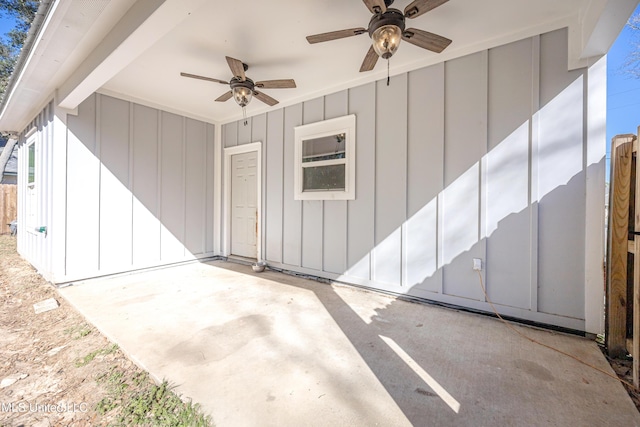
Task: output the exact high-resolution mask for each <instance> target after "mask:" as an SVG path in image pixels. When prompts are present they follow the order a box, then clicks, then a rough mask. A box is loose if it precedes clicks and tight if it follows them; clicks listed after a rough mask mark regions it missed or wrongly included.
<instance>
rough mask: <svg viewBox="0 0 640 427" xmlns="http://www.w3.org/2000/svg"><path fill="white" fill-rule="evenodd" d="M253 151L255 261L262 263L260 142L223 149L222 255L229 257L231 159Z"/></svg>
mask: <svg viewBox="0 0 640 427" xmlns="http://www.w3.org/2000/svg"><path fill="white" fill-rule="evenodd" d="M253 151H255V152H256V154H257V159H256V163H257V165H256V175H257V177H256V186H257V187H258V188H257V189H256V198H257V200H256V206H257V210H258V212H257V218H256V221H257V222H258V233H257V236H256V260H257V261H262V142H260V141H258V142H252V143H250V144H243V145H238V146H235V147H227V148H225V149H224V189H223V191H224V196H223V197H224V206H225V208H224V209H223V210H222V212H223V213H222V215H223V223H222V235H223V240H222V255H223V256H229V255H231V157H232V156H234V155H236V154H244V153H250V152H253Z"/></svg>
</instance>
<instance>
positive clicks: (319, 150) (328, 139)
mask: <svg viewBox="0 0 640 427" xmlns="http://www.w3.org/2000/svg"><path fill="white" fill-rule="evenodd" d="M345 140H346V135H345V134H344V133H340V134H337V135H329V136H324V137H322V138H315V139H306V140H304V141H302V163H308V162H319V161H322V160H333V159H344V158H345Z"/></svg>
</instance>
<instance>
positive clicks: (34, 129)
mask: <svg viewBox="0 0 640 427" xmlns="http://www.w3.org/2000/svg"><path fill="white" fill-rule="evenodd" d="M54 117H55V115H54V105H53V101H51V102H49V103H48V104H47V105H46V106H45V107H44V108H43V109H42V111H41V112H40V113H39V114H38V115H37V116H36V117H35V118H34V119H33V120H32V122H31V123H29V125H28V126H27V127H26V128H25V129H24V131H23V132H22V133H21V134H20V135H19V138H18V238H17V249H18V252H19V253H20V255H22V256H23V257H24V258H25V259H27V260H28V261H29V262H30V263H31V264H32V265H33V266H34V267H35V268H36V269H37V270H38V272H40V273H41V274H42V275H43V276H44V277H45V278H47V279H51V278H52V277H53V273H54V269H55V261H56V260H57V259H58V257H56V256H55V255H56V254H55V251H54V246H53V242H54V238H59V237H61V236H60V231H61V230H60V229H59V228H57V227H52V226H51V225H52V224H53V222H54V216H56V218H55V219H56V220H59V217H60V215H64V209H63V207H62V206H60V200H61V199H56V198H54V197H52V191H53V187H52V185H53V179H52V178H53V172H54V168H53V161H54V159H56V158H57V157H56V155H57V156H58V157H59V154H56V153H55V152H54V147H55V144H54V136H55V134H54V127H55V126H54V123H55V119H54ZM28 137H29V140H30V139H31V138H32V139H33V140H34V141H35V142H34V144H35V188H36V192H35V201H34V207H35V212H34V219H33V224H30V221H29V220H27V207H26V203H27V197H28V196H27V179H28V175H29V152H28V148H27V140H28ZM60 208H62V209H60ZM41 226H46V227H47V233H40V232H37V231H35V229H36V228H37V227H41ZM52 254H53V256H52Z"/></svg>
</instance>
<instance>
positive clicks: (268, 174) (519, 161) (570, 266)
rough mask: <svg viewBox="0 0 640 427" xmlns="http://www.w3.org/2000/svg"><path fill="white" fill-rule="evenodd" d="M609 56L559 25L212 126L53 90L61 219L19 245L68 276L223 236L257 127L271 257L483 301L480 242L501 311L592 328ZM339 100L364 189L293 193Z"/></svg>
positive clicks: (46, 146)
mask: <svg viewBox="0 0 640 427" xmlns="http://www.w3.org/2000/svg"><path fill="white" fill-rule="evenodd" d="M604 64H605V63H604V61H603V60H601V61H600V62H598V63H596V64H594V65H593V66H592V67H590V68H583V69H579V70H573V71H567V31H566V30H559V31H554V32H552V33H548V34H543V35H541V36H537V37H532V38H529V39H525V40H522V41H519V42H515V43H511V44H508V45H505V46H500V47H497V48H493V49H490V50H488V51H482V52H478V53H475V54H472V55H469V56H466V57H462V58H458V59H455V60H451V61H448V62H445V63H442V64H438V65H434V66H431V67H428V68H424V69H420V70H416V71H412V72H410V73H405V74H401V75H398V76H394V77H393V78H392V79H391V85H390V86H386V82H385V81H379V82H376V83H371V84H367V85H364V86H359V87H355V88H352V89H348V90H344V91H341V92H338V93H335V94H332V95H328V96H324V97H322V98H318V99H314V100H310V101H307V102H304V103H301V104H296V105H292V106H288V107H285V108H282V109H276V110H273V111H271V112H269V113H266V114H262V115H259V116H256V117H252V118H250V119H249V124H248V125H247V126H244V125H243V123H242V121H238V122H233V123H229V124H226V125H224V126H222V127H220V128H218V129H216V128H215V126H214V125H212V124H207V123H204V122H201V121H197V120H193V119H189V118H186V117H182V116H178V115H175V114H172V113H167V112H163V111H160V110H157V109H154V108H150V107H145V106H141V105H138V104H135V103H132V102H128V101H124V100H120V99H116V98H113V97H109V96H105V95H101V94H94V95H92V96H91V97H89V98H88V99H87V100H85V101H84V102H83V103H82V104H81V105H80V106H79V108H78V111H77V115H67V114H66V113H64V112H61V111H60V112H59V111H55V113H56V114H54V107H53V104H49V105H48V106H47V107H46V108H45V109H44V111H43V112H42V113H41V114H40V115H39V116H38V117H37V118H36V119H35V120H34V126H35V128H36V132H37V138H38V141H39V144H40V149H39V151H38V154H37V155H38V159H39V165H40V166H39V167H41V168H42V170H41V171H40V173H39V174H38V177H39V178H38V179H39V181H38V185H39V187H40V188H41V189H46V191H42V192H41V193H40V195H39V196H40V199H39V207H40V208H39V209H40V210H39V217H40V222H41V223H42V225H46V226H48V231H49V233H48V234H47V235H46V236H45V235H43V234H39V233H32V232H31V231H29V230H25V229H24V227H21V231H20V235H19V250H20V253H21V254H22V255H23V256H25V258H27V259H28V260H29V261H30V262H31V263H32V264H33V265H34V266H36V267H37V268H38V269H39V270H40V271H41V272H42V274H43V275H45V277H47V278H50V279H51V280H53V281H56V282H64V281H71V280H78V279H82V278H86V277H94V276H99V275H105V274H111V273H118V272H124V271H129V270H134V269H138V268H144V267H152V266H157V265H163V264H170V263H174V262H179V261H184V260H190V259H197V258H204V257H209V256H213V255H220V252H219V248H220V247H222V246H224V245H222V242H223V241H225V239H226V238H227V236H226V234H225V233H226V230H225V229H224V227H225V226H224V223H223V218H222V216H221V215H216V212H222V211H224V210H225V209H226V205H225V201H224V200H221V199H220V198H219V197H218V198H216V197H214V195H221V194H222V192H221V190H220V189H221V188H222V183H221V180H222V177H223V171H222V166H221V159H222V157H223V148H224V147H231V146H236V145H242V144H249V143H252V142H258V141H259V142H262V150H263V151H262V201H261V205H262V215H261V230H262V236H263V238H262V241H261V242H260V244H261V251H260V252H261V253H262V257H263V259H264V260H266V261H267V262H268V263H269V264H271V265H274V266H277V267H281V268H285V269H288V270H293V271H298V272H302V273H308V274H313V275H317V276H321V277H326V278H331V279H339V280H341V281H344V282H347V283H352V284H356V285H361V286H366V287H370V288H374V289H379V290H383V291H389V292H394V293H398V294H407V295H413V296H417V297H420V298H425V299H429V300H433V301H438V302H443V303H451V304H456V305H459V306H464V307H468V308H471V309H478V310H483V311H490V310H491V309H490V307H489V305H488V303H487V302H486V301H485V297H484V295H483V293H482V291H481V289H480V286H479V281H478V277H477V274H476V273H475V272H474V271H473V270H472V268H471V267H472V259H473V258H480V259H482V260H483V271H482V275H483V279H484V281H485V283H486V286H487V291H488V294H489V296H490V298H491V299H492V300H493V301H494V302H495V303H496V306H497V307H498V309H499V311H500V312H501V313H502V314H504V315H509V316H513V317H517V318H521V319H525V320H531V321H536V322H542V323H546V324H550V325H557V326H561V327H565V328H571V329H575V330H582V331H587V332H592V333H598V332H600V331H601V330H602V325H601V318H602V297H603V295H602V290H603V286H602V277H603V275H602V270H601V269H602V258H603V257H602V254H603V247H604V246H603V245H604V242H603V238H602V233H603V229H604V227H603V216H604V215H603V210H604V207H603V204H602V203H601V201H603V200H604V198H603V194H604V158H605V152H604V147H605V140H604V134H603V131H602V127H603V126H604V120H605V108H606V106H605V104H604V102H602V98H603V95H602V88H603V85H604V84H605V83H606V82H605V79H604V76H605V75H606V65H604ZM58 113H59V114H58ZM347 114H355V115H356V121H357V122H356V126H357V130H356V134H357V140H356V146H357V147H356V152H357V158H356V199H355V200H350V201H296V200H294V194H293V174H294V170H293V165H294V164H295V162H294V161H293V160H294V159H293V153H294V149H293V148H294V147H293V144H294V127H295V126H298V125H301V124H307V123H313V122H316V121H320V120H325V119H330V118H334V117H339V116H344V115H347ZM31 127H32V126H30V127H29V128H28V129H26V130H25V133H26V132H27V131H28V130H29V129H30V128H31ZM216 131H217V132H216ZM216 133H217V135H216ZM214 139H216V141H215V145H214ZM24 142H25V140H24V134H23V137H22V138H21V145H20V150H21V163H20V168H21V170H20V177H21V178H20V182H19V185H20V189H19V209H20V212H19V221H20V222H21V223H23V222H24V221H23V220H24V217H23V215H24V191H25V185H26V182H24V180H25V179H26V178H25V176H26V175H25V173H24V172H25V167H26V164H24V162H25V160H24V159H25V158H26V156H25V155H24V150H25V146H24ZM54 165H55V166H54ZM214 187H215V188H216V189H215V190H214ZM220 197H221V196H220ZM218 230H220V232H218Z"/></svg>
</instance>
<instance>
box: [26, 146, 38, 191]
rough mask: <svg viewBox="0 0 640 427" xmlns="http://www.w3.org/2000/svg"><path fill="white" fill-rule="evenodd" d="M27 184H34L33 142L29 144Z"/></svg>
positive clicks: (34, 160) (34, 147) (34, 156)
mask: <svg viewBox="0 0 640 427" xmlns="http://www.w3.org/2000/svg"><path fill="white" fill-rule="evenodd" d="M27 183H28V184H29V185H35V183H36V144H35V143H34V142H33V141H31V142H30V143H29V178H28V181H27Z"/></svg>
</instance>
